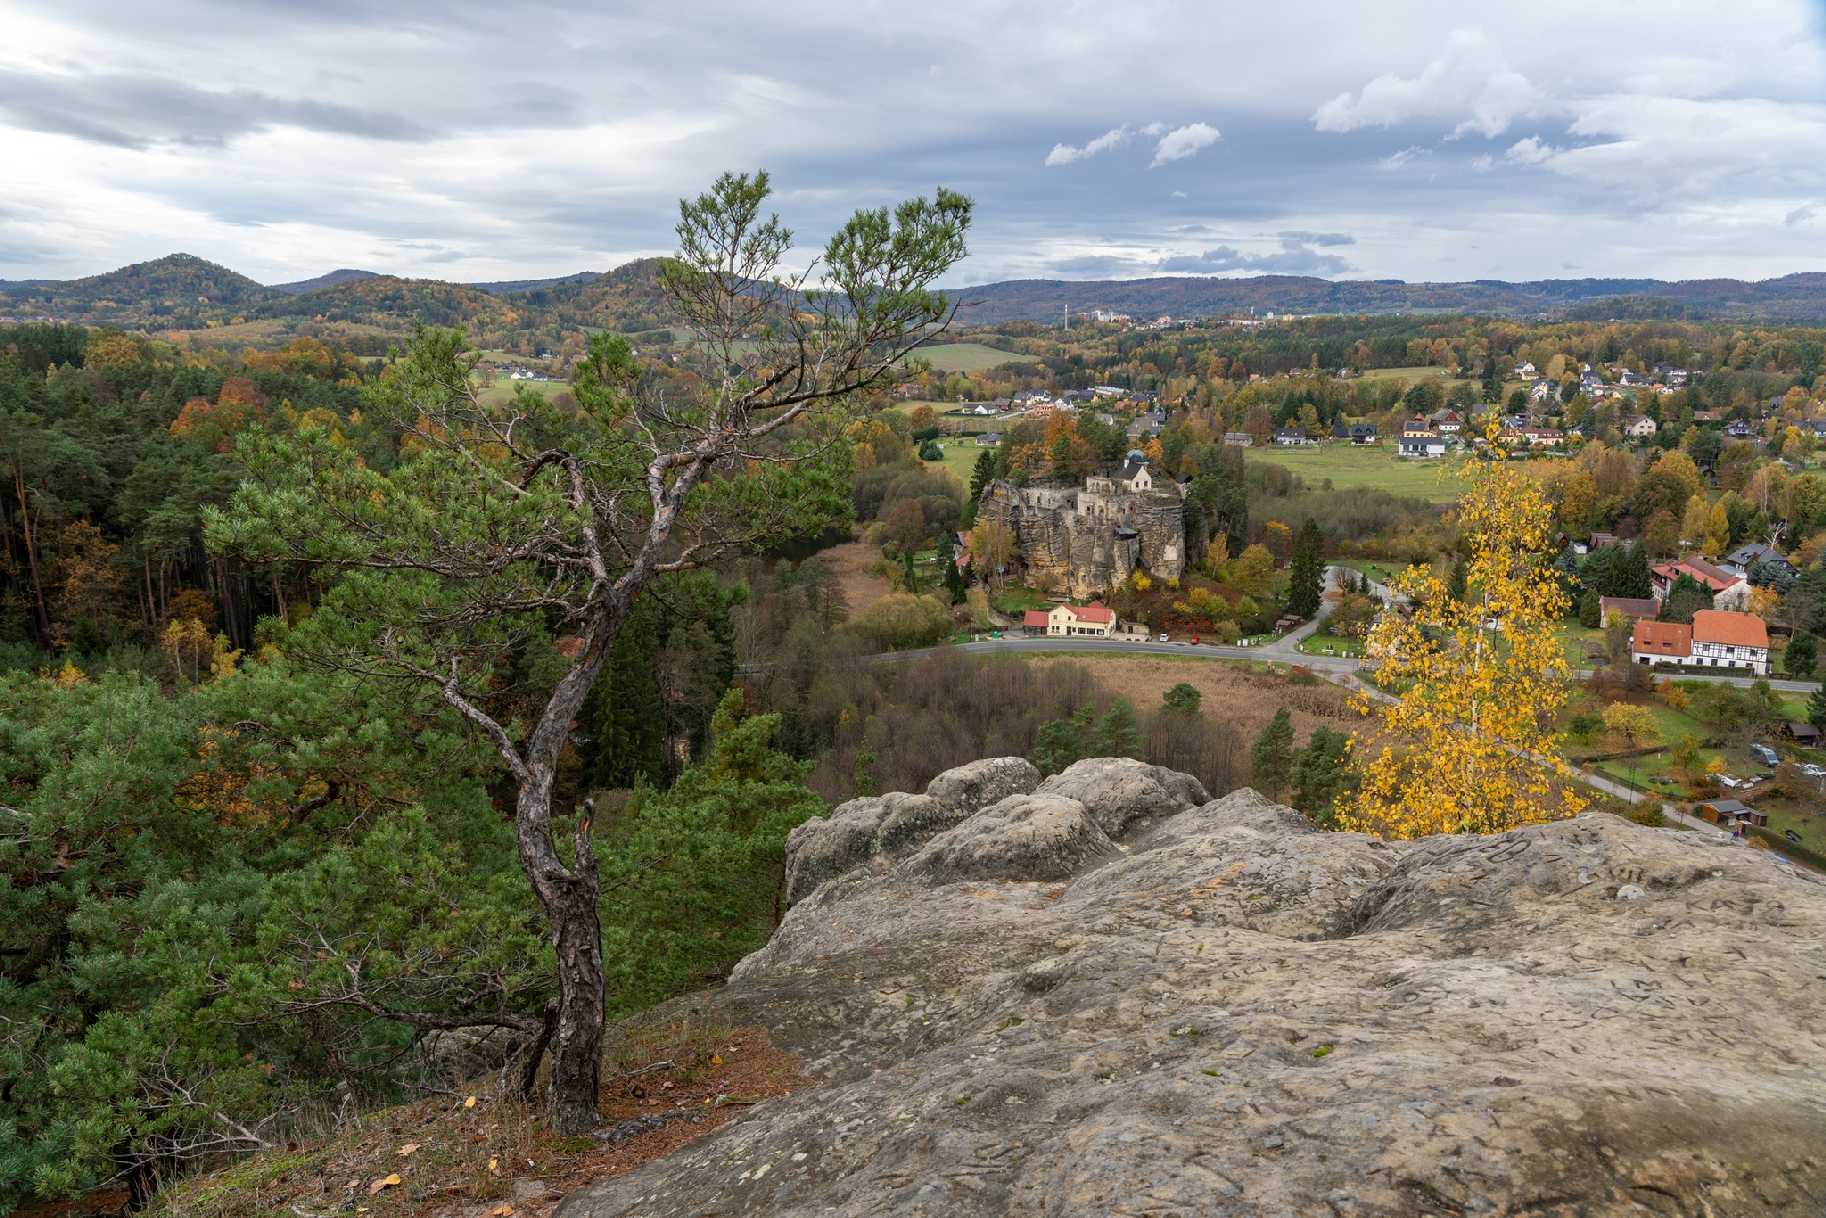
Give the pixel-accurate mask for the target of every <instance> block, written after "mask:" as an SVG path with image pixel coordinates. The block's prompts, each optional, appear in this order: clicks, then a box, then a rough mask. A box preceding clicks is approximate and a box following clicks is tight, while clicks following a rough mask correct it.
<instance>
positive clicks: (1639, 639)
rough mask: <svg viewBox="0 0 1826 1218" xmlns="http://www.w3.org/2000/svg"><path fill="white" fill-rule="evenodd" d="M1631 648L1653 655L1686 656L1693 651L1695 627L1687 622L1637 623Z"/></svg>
mask: <svg viewBox="0 0 1826 1218" xmlns="http://www.w3.org/2000/svg"><path fill="white" fill-rule="evenodd" d="M1629 645H1630V649H1631V650H1632V651H1640V652H1643V653H1644V654H1647V655H1652V656H1685V655H1691V654H1692V653H1693V628H1692V627H1691V626H1689V625H1687V624H1686V623H1685V622H1651V621H1649V620H1648V619H1647V618H1644V619H1642V620H1641V621H1639V622H1637V623H1636V629H1635V631H1634V632H1633V633H1632V634H1631V635H1630V640H1629Z"/></svg>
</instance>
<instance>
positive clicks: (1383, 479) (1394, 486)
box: [1244, 444, 1464, 503]
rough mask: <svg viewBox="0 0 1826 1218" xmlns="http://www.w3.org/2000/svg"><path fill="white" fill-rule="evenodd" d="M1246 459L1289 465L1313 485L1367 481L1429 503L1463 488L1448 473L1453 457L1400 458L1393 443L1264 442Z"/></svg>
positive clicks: (1454, 495)
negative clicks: (1288, 444) (1286, 445)
mask: <svg viewBox="0 0 1826 1218" xmlns="http://www.w3.org/2000/svg"><path fill="white" fill-rule="evenodd" d="M1244 458H1245V460H1249V461H1265V462H1267V463H1269V464H1270V465H1279V466H1281V467H1283V468H1285V469H1288V470H1291V471H1292V472H1293V473H1296V474H1298V475H1299V476H1300V477H1301V478H1303V479H1304V480H1305V481H1306V484H1307V485H1308V486H1310V487H1313V488H1315V489H1316V488H1317V487H1318V486H1319V484H1320V483H1322V482H1324V481H1326V480H1327V479H1330V481H1331V484H1332V486H1333V487H1334V488H1336V489H1338V490H1341V491H1347V490H1355V489H1356V488H1358V487H1365V486H1370V487H1376V488H1377V489H1379V490H1385V491H1387V492H1389V493H1390V494H1391V495H1404V496H1408V497H1410V498H1414V499H1425V500H1427V501H1428V502H1429V503H1449V502H1451V501H1452V500H1454V499H1456V498H1458V496H1459V494H1460V492H1462V491H1463V489H1464V484H1463V483H1461V482H1460V481H1459V480H1458V479H1457V478H1455V477H1454V476H1453V473H1452V471H1453V470H1454V469H1456V468H1457V465H1458V462H1457V460H1456V459H1454V458H1444V459H1437V460H1432V461H1414V460H1404V459H1402V458H1400V457H1397V456H1396V455H1395V447H1394V445H1393V444H1363V445H1357V444H1321V445H1319V446H1318V447H1317V448H1276V447H1274V446H1273V445H1272V444H1268V445H1263V446H1261V447H1258V448H1251V449H1249V450H1248V451H1247V453H1245V454H1244Z"/></svg>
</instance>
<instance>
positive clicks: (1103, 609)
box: [1072, 601, 1116, 624]
mask: <svg viewBox="0 0 1826 1218" xmlns="http://www.w3.org/2000/svg"><path fill="white" fill-rule="evenodd" d="M1072 616H1073V617H1075V618H1077V619H1078V620H1079V621H1081V622H1097V623H1099V624H1101V623H1103V622H1113V621H1115V620H1116V614H1115V612H1114V611H1113V610H1112V609H1110V607H1109V606H1108V605H1106V604H1104V603H1103V602H1102V601H1092V602H1091V603H1090V604H1088V605H1079V606H1076V607H1075V608H1073V609H1072Z"/></svg>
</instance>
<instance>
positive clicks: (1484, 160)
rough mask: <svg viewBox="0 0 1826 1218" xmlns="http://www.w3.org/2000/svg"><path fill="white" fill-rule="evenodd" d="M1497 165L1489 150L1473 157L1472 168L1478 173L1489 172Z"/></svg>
mask: <svg viewBox="0 0 1826 1218" xmlns="http://www.w3.org/2000/svg"><path fill="white" fill-rule="evenodd" d="M1495 165H1496V162H1495V161H1493V160H1491V159H1490V154H1489V153H1487V152H1486V153H1484V154H1483V155H1481V156H1474V157H1472V158H1471V168H1472V170H1473V171H1475V172H1477V173H1489V172H1490V170H1491V169H1492V168H1494V167H1495Z"/></svg>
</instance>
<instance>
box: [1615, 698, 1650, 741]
mask: <svg viewBox="0 0 1826 1218" xmlns="http://www.w3.org/2000/svg"><path fill="white" fill-rule="evenodd" d="M1604 730H1605V731H1607V732H1609V733H1610V734H1611V735H1613V736H1615V737H1617V738H1618V739H1620V740H1621V741H1622V742H1623V747H1624V748H1627V749H1633V748H1637V747H1638V746H1640V745H1641V744H1642V742H1643V741H1644V740H1647V739H1648V738H1649V737H1651V736H1653V735H1654V734H1655V716H1654V713H1653V712H1652V711H1650V710H1649V708H1648V707H1646V706H1632V705H1631V704H1630V703H1628V702H1612V703H1611V704H1610V705H1609V706H1607V707H1605V708H1604Z"/></svg>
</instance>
